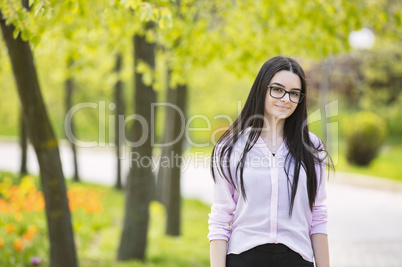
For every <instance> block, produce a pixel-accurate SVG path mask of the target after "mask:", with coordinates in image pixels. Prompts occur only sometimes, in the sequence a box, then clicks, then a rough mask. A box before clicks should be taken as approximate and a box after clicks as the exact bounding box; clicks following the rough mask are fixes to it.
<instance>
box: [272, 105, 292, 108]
mask: <svg viewBox="0 0 402 267" xmlns="http://www.w3.org/2000/svg"><path fill="white" fill-rule="evenodd" d="M275 106H276V107H278V108H280V109H289V108H288V107H284V106H278V105H275Z"/></svg>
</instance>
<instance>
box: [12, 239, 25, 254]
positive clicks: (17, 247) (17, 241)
mask: <svg viewBox="0 0 402 267" xmlns="http://www.w3.org/2000/svg"><path fill="white" fill-rule="evenodd" d="M13 245H14V249H15V251H18V252H20V251H22V250H23V248H24V242H23V241H22V240H21V239H20V238H18V239H15V240H14V243H13Z"/></svg>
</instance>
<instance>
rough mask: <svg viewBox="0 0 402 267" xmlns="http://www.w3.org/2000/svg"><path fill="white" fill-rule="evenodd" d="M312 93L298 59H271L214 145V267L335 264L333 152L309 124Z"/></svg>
mask: <svg viewBox="0 0 402 267" xmlns="http://www.w3.org/2000/svg"><path fill="white" fill-rule="evenodd" d="M306 96H307V87H306V78H305V74H304V71H303V69H302V68H301V67H300V65H299V64H298V63H297V62H296V61H295V60H293V59H291V58H287V57H274V58H272V59H270V60H268V61H267V62H265V63H264V65H263V66H262V68H261V70H260V72H259V73H258V75H257V78H256V79H255V81H254V84H253V86H252V88H251V91H250V94H249V96H248V98H247V101H246V103H245V105H244V108H243V110H242V111H241V113H240V115H239V117H238V118H237V119H236V121H235V122H234V123H233V124H232V125H231V126H230V127H229V129H228V130H227V131H226V132H225V133H224V134H223V135H222V137H221V138H220V139H219V140H218V142H217V144H216V145H215V147H214V150H213V152H212V163H211V170H212V174H213V178H214V181H215V185H214V196H213V204H212V207H211V213H210V214H209V216H210V219H209V230H210V232H209V234H208V238H209V240H210V259H211V266H212V267H224V266H229V267H234V266H239V267H240V266H242V267H248V266H250V267H259V266H264V267H267V266H272V267H277V266H284V267H304V266H314V263H313V261H314V259H315V263H316V266H317V267H328V266H329V251H328V238H327V207H326V205H325V203H324V201H325V199H326V190H325V163H324V159H325V157H326V155H327V153H326V150H325V148H324V145H323V143H322V141H321V140H320V139H319V138H318V137H317V136H316V135H314V134H312V133H310V132H309V131H308V126H307V106H306ZM332 166H333V165H332ZM227 245H228V246H227Z"/></svg>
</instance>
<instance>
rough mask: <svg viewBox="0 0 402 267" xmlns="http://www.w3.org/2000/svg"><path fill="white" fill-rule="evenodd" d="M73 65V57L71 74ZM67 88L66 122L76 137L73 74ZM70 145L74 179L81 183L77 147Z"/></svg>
mask: <svg viewBox="0 0 402 267" xmlns="http://www.w3.org/2000/svg"><path fill="white" fill-rule="evenodd" d="M73 64H74V60H73V59H72V58H71V57H69V58H68V59H67V71H68V72H69V73H70V71H69V70H70V69H71V68H72V66H73ZM65 87H66V95H65V97H66V101H65V107H66V114H67V115H66V116H68V117H67V118H66V120H68V121H69V122H70V125H69V127H70V129H71V133H72V134H73V135H74V136H75V124H74V120H73V118H72V117H71V114H70V113H69V112H68V111H69V110H70V109H71V108H72V106H73V104H72V102H73V100H72V99H73V91H74V79H73V77H72V76H71V74H69V75H68V77H67V79H66V82H65ZM70 144H71V151H72V152H73V163H74V164H73V165H74V177H73V179H74V181H75V182H79V181H80V177H79V174H78V159H77V148H76V146H75V144H74V142H70Z"/></svg>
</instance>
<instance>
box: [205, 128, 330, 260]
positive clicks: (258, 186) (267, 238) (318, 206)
mask: <svg viewBox="0 0 402 267" xmlns="http://www.w3.org/2000/svg"><path fill="white" fill-rule="evenodd" d="M247 138H248V133H246V134H245V135H243V136H242V137H241V138H240V139H239V140H238V141H237V142H236V144H235V145H234V148H233V152H232V156H231V159H230V171H231V174H232V177H233V178H234V177H235V175H234V174H235V170H236V165H237V162H238V160H239V158H240V155H241V152H242V151H243V149H244V145H245V143H246V141H247ZM310 139H311V141H312V142H313V144H315V145H317V144H319V142H320V139H319V138H318V137H317V136H316V135H314V134H312V133H310ZM287 153H288V149H287V147H286V144H285V142H283V143H282V144H281V146H280V147H279V149H278V151H277V152H276V154H275V156H273V155H272V153H271V152H270V151H269V149H268V147H267V145H266V144H265V142H264V141H263V140H262V138H261V137H259V138H258V140H257V142H256V143H255V145H254V146H253V148H252V149H251V150H250V151H249V152H248V154H247V158H246V163H245V166H244V172H243V179H244V187H245V191H246V197H247V201H245V200H244V199H243V196H242V194H241V191H240V181H239V179H240V178H238V180H237V182H236V185H237V190H235V189H234V188H233V186H232V185H230V184H229V183H228V182H227V181H226V180H225V179H224V178H223V177H222V176H221V175H220V174H219V173H218V171H217V170H216V168H214V173H215V175H216V176H215V177H216V182H215V185H214V194H213V203H212V207H211V213H210V214H209V217H210V219H209V221H208V223H209V230H210V232H209V234H208V239H209V240H210V241H211V240H214V239H223V240H226V241H227V242H228V243H229V246H228V250H227V254H230V253H234V254H240V253H242V252H244V251H246V250H249V249H251V248H253V247H255V246H258V245H262V244H265V243H282V244H285V245H286V246H288V247H289V248H291V249H292V250H294V251H296V252H297V253H299V254H300V255H301V256H302V257H303V258H304V259H305V260H307V261H310V262H313V250H312V245H311V240H310V236H311V235H312V234H314V233H324V234H326V233H327V206H326V204H325V200H326V190H325V165H324V163H321V164H318V163H317V164H316V168H315V169H316V173H317V180H318V189H317V195H316V199H315V203H314V206H313V211H311V210H310V207H309V199H308V194H307V183H306V178H307V177H306V172H305V171H304V169H303V167H301V169H300V175H299V183H298V187H297V193H296V196H295V200H294V206H293V214H292V216H291V217H289V205H290V192H291V188H290V186H289V189H288V188H287V187H288V186H287V185H288V181H287V176H286V174H285V169H284V166H285V158H286V155H287ZM293 169H294V165H293V163H292V164H291V166H290V169H289V179H290V180H291V182H293ZM239 172H240V169H239ZM238 177H240V176H239V175H238ZM234 179H235V178H234Z"/></svg>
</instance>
